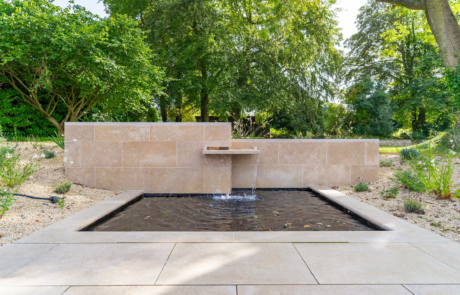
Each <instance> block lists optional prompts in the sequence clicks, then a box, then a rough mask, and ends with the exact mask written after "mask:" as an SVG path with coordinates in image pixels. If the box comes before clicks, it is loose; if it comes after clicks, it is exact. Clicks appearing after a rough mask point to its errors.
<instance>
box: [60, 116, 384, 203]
mask: <svg viewBox="0 0 460 295" xmlns="http://www.w3.org/2000/svg"><path fill="white" fill-rule="evenodd" d="M65 135H66V136H65V141H66V158H65V161H66V163H65V167H66V175H67V177H68V178H69V180H70V181H72V182H74V183H78V184H81V185H85V186H89V187H96V188H101V189H110V190H143V191H145V192H146V193H162V194H176V193H181V194H185V193H190V194H203V193H230V192H231V190H232V188H252V187H253V186H254V184H255V185H256V187H257V188H304V187H308V186H310V185H327V186H334V185H352V184H354V183H355V182H356V181H357V180H358V179H362V180H365V181H368V182H372V181H377V180H378V171H379V170H378V169H379V166H378V165H379V149H378V147H379V142H378V140H296V139H294V140H289V139H261V140H252V139H235V140H232V137H231V124H230V123H67V124H66V128H65ZM207 147H221V148H231V149H253V148H256V149H257V150H259V151H260V155H244V154H243V155H240V154H238V155H203V149H206V148H207Z"/></svg>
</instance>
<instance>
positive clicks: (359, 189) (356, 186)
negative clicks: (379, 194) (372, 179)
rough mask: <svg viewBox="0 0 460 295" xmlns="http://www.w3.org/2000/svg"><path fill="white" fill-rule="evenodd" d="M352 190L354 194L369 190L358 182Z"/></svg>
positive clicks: (361, 182)
mask: <svg viewBox="0 0 460 295" xmlns="http://www.w3.org/2000/svg"><path fill="white" fill-rule="evenodd" d="M353 189H354V191H355V192H367V191H368V190H369V186H368V185H367V183H365V182H364V181H362V180H358V182H357V183H356V184H355V186H354V188H353Z"/></svg>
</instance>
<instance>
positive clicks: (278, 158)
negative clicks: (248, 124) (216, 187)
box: [232, 139, 379, 188]
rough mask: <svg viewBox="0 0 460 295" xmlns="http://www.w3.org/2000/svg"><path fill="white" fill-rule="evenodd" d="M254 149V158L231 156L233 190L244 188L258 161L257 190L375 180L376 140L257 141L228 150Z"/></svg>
mask: <svg viewBox="0 0 460 295" xmlns="http://www.w3.org/2000/svg"><path fill="white" fill-rule="evenodd" d="M252 146H256V147H257V148H258V149H259V150H260V158H259V159H257V157H258V156H257V155H247V156H246V155H241V156H240V155H234V156H233V165H232V167H233V169H232V181H233V187H234V188H247V187H250V186H249V184H250V183H251V181H253V180H254V177H251V176H252V174H251V173H253V172H254V171H255V168H254V167H255V165H256V164H257V161H258V165H257V166H258V169H257V181H256V186H257V187H258V188H301V187H308V186H309V185H327V186H334V185H352V184H354V183H355V182H356V181H357V180H358V179H359V178H360V179H362V180H364V181H367V182H371V181H376V180H378V178H379V143H378V140H373V139H369V140H328V139H321V140H315V139H311V140H310V139H301V140H296V139H291V140H289V139H261V140H250V139H244V140H233V141H232V148H248V147H252Z"/></svg>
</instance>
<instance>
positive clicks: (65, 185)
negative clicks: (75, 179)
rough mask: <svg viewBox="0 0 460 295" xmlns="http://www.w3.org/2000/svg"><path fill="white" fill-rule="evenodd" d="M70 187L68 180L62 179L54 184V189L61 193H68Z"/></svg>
mask: <svg viewBox="0 0 460 295" xmlns="http://www.w3.org/2000/svg"><path fill="white" fill-rule="evenodd" d="M71 188H72V183H71V182H69V181H62V182H60V183H58V185H56V187H55V188H54V191H55V192H56V193H58V194H62V195H65V194H66V193H68V192H69V191H70V189H71Z"/></svg>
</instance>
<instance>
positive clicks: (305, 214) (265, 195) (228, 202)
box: [83, 190, 380, 232]
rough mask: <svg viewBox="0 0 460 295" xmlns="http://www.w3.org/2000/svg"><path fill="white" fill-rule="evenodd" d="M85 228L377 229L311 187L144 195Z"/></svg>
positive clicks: (152, 229) (154, 229) (206, 229)
mask: <svg viewBox="0 0 460 295" xmlns="http://www.w3.org/2000/svg"><path fill="white" fill-rule="evenodd" d="M83 230H84V231H124V232H130V231H374V230H380V229H379V228H378V227H376V226H375V225H373V224H371V223H369V222H367V221H366V220H363V219H361V218H359V217H357V216H354V215H352V214H350V213H349V212H348V211H347V210H346V209H343V208H341V207H340V206H338V205H336V204H334V203H331V202H330V201H329V200H326V199H323V198H322V197H320V196H319V195H316V194H315V193H313V192H310V191H307V190H256V191H255V194H253V193H252V191H251V190H234V191H233V193H232V194H231V195H215V196H213V195H168V196H165V195H144V196H142V197H140V198H138V199H136V200H135V201H133V202H131V203H130V204H127V205H126V206H124V207H121V208H120V209H119V210H117V211H115V212H112V213H111V214H109V215H107V216H105V217H104V218H102V219H100V220H99V221H97V222H96V223H94V224H92V225H90V226H88V227H87V228H85V229H83Z"/></svg>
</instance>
